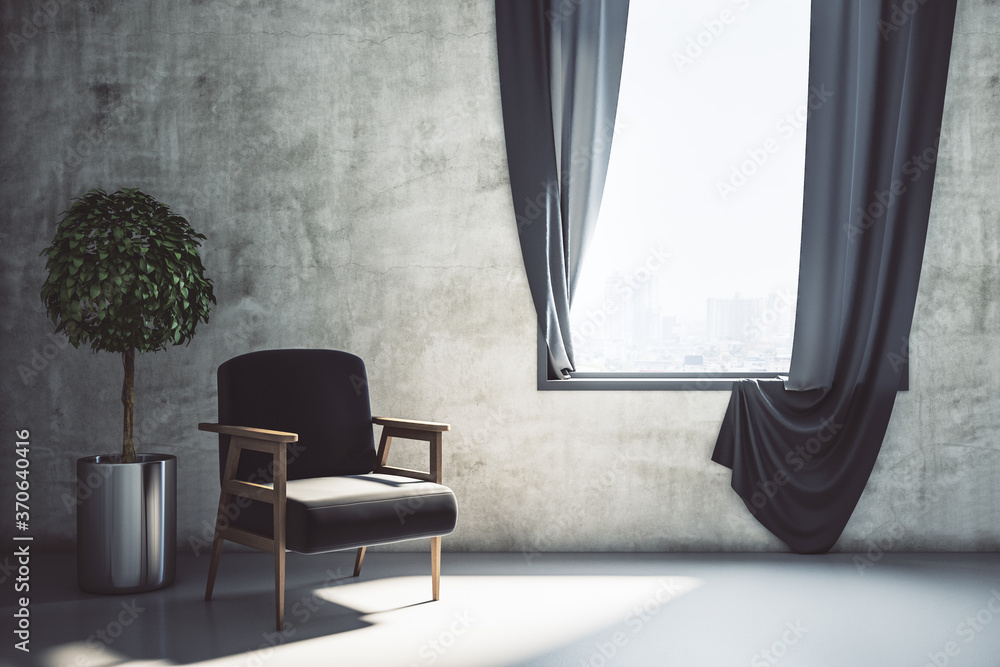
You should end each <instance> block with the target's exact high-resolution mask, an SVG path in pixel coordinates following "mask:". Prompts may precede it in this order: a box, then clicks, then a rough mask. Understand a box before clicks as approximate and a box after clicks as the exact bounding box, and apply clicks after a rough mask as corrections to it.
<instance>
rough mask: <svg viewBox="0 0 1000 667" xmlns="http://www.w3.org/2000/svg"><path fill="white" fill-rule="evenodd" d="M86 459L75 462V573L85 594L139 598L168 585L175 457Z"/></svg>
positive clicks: (173, 547)
mask: <svg viewBox="0 0 1000 667" xmlns="http://www.w3.org/2000/svg"><path fill="white" fill-rule="evenodd" d="M120 460H121V457H120V456H108V455H102V456H87V457H84V458H82V459H78V460H77V462H76V476H77V504H76V572H77V580H78V583H79V585H80V588H82V589H83V590H85V591H88V592H91V593H140V592H142V591H151V590H155V589H157V588H163V587H164V586H169V585H170V584H172V583H174V574H175V572H176V564H177V457H176V456H172V455H170V454H136V462H135V463H121V462H120Z"/></svg>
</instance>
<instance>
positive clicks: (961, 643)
mask: <svg viewBox="0 0 1000 667" xmlns="http://www.w3.org/2000/svg"><path fill="white" fill-rule="evenodd" d="M873 556H878V555H877V554H873ZM352 564H353V561H352V555H351V554H350V553H336V554H327V555H323V556H311V557H304V556H299V555H296V554H289V558H288V589H287V594H286V595H287V598H286V604H287V607H286V609H287V619H288V626H287V627H286V630H285V632H284V633H277V632H276V631H275V629H274V626H273V622H274V617H273V597H272V596H273V584H272V582H273V579H272V576H273V574H272V573H273V569H272V564H271V561H270V559H269V558H268V557H267V556H266V555H265V554H251V553H225V554H223V557H222V564H221V569H220V574H219V580H218V583H217V584H216V594H215V599H214V600H213V601H212V602H211V603H205V602H203V601H202V599H201V598H202V594H203V590H204V585H205V575H206V570H207V558H204V557H202V558H195V557H194V556H192V555H190V554H187V555H184V556H181V557H180V559H179V563H178V573H177V581H176V583H175V584H174V585H173V586H172V587H170V588H167V589H163V590H161V591H155V592H151V593H144V594H141V595H125V596H121V597H107V596H96V595H89V594H86V593H82V592H80V591H79V590H78V589H77V588H76V574H75V561H74V558H73V556H72V554H65V555H48V556H35V557H34V560H33V562H32V570H31V575H30V576H31V581H30V584H31V592H30V597H31V606H30V613H31V633H32V634H31V643H30V647H31V653H30V654H24V653H21V652H18V651H14V650H13V648H12V645H13V642H14V640H12V639H11V637H12V634H11V632H10V627H11V625H12V623H11V617H12V613H13V607H11V606H10V601H11V597H12V594H13V593H12V589H13V586H12V579H11V578H8V579H7V580H6V581H5V582H3V584H2V586H3V589H4V597H3V603H4V605H5V607H4V608H3V609H2V611H0V616H2V618H4V619H5V620H4V622H3V623H4V627H5V628H7V629H5V630H4V632H3V633H2V634H0V636H3V637H4V639H3V642H4V646H3V653H2V655H3V656H4V660H5V662H6V663H7V664H24V665H34V666H43V665H44V666H46V667H57V666H59V667H62V666H66V667H71V666H72V667H84V666H86V665H126V664H128V665H131V664H156V665H175V664H176V665H192V664H206V665H207V664H210V665H241V666H244V667H262V666H263V665H285V664H287V665H359V666H367V665H392V666H404V667H406V666H409V665H462V666H470V665H473V666H476V665H567V666H571V667H584V666H589V667H602V666H606V665H657V666H659V667H664V666H671V667H673V666H685V667H686V666H691V665H694V666H698V665H709V666H712V667H717V666H723V667H725V666H727V665H748V666H750V667H757V666H770V665H783V666H784V665H788V666H793V665H806V666H809V667H820V666H824V665H831V666H836V667H845V666H868V665H872V666H878V667H894V666H897V665H912V666H913V667H924V666H925V665H931V666H934V667H942V666H943V665H951V666H963V665H966V666H969V665H974V666H976V667H981V666H985V667H996V666H998V665H1000V556H998V555H997V554H887V555H884V556H882V557H881V558H868V557H867V556H865V555H858V556H854V555H851V554H833V555H826V556H794V555H788V554H657V555H646V554H537V553H535V554H529V555H528V556H527V557H526V556H525V555H524V554H463V553H447V552H446V553H445V554H444V558H443V577H442V583H441V594H442V599H441V601H440V602H436V603H432V602H429V601H428V600H429V598H430V575H429V572H430V556H429V554H426V553H405V554H404V553H378V552H374V553H370V554H369V555H368V557H367V559H366V562H365V569H364V572H363V573H362V576H361V577H360V578H359V579H353V578H350V577H347V576H346V575H348V574H349V573H350V571H351V567H352Z"/></svg>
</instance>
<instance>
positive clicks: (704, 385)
mask: <svg viewBox="0 0 1000 667" xmlns="http://www.w3.org/2000/svg"><path fill="white" fill-rule="evenodd" d="M549 372H550V371H549V368H548V352H547V350H546V347H545V342H544V341H543V340H542V337H541V336H540V335H539V337H538V391H730V392H731V391H732V389H733V382H735V381H737V380H744V379H754V380H764V379H770V380H786V379H788V375H787V374H780V373H571V374H570V378H569V379H566V380H559V379H556V378H553V377H550V376H549ZM909 388H910V376H909V367H908V366H907V367H905V368H904V370H903V373H902V374H901V376H900V385H899V391H907V390H909Z"/></svg>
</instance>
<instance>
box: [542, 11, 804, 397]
mask: <svg viewBox="0 0 1000 667" xmlns="http://www.w3.org/2000/svg"><path fill="white" fill-rule="evenodd" d="M808 61H809V3H804V2H801V1H800V0H780V1H779V0H770V1H769V2H759V1H757V2H755V1H752V0H738V1H734V2H726V3H722V4H720V5H716V8H715V9H711V8H710V7H709V6H708V5H706V4H704V3H701V2H693V1H685V2H670V3H664V2H659V1H657V0H632V2H631V3H630V8H629V24H628V32H627V36H626V46H625V60H624V65H623V73H622V82H621V91H620V95H619V102H618V113H617V123H616V127H615V135H614V140H613V143H612V149H611V155H610V165H609V170H608V179H607V184H606V187H605V192H604V198H603V202H602V206H601V212H600V218H599V221H598V224H597V229H596V232H595V235H594V238H593V240H592V242H591V244H590V246H589V248H588V250H587V254H586V255H585V257H584V264H583V267H582V269H581V275H580V280H579V283H578V285H577V290H576V294H575V296H574V303H573V309H572V312H571V324H572V327H571V329H572V334H573V345H574V351H575V365H576V373H574V374H573V376H572V377H573V378H575V379H587V380H595V379H614V380H618V381H620V382H618V384H619V387H608V386H606V385H605V386H601V387H600V388H621V387H629V386H630V387H634V388H653V387H645V386H640V385H641V384H642V383H641V382H636V380H641V379H650V378H663V379H669V380H673V381H675V382H673V385H672V386H676V387H678V388H696V387H718V388H727V387H728V386H729V383H728V382H725V381H723V382H713V381H709V380H706V381H701V382H695V383H692V382H676V381H677V380H692V379H695V378H732V377H755V376H756V377H765V376H766V377H774V376H775V375H778V374H782V373H787V372H788V366H789V359H790V356H791V344H792V331H793V325H794V320H795V298H796V285H797V281H798V258H799V236H800V226H801V211H802V184H803V164H804V152H805V121H806V115H807V111H808V108H809V107H808V103H809V100H808V99H807V95H808V91H807V86H808ZM541 362H544V357H541V358H540V363H541ZM544 367H545V366H544V365H542V366H540V368H544ZM551 384H553V385H560V386H557V387H556V388H566V389H569V388H582V387H570V386H566V385H569V384H573V381H572V380H570V381H569V382H553V383H551ZM666 384H667V385H670V384H671V383H669V382H667V383H666ZM656 388H665V387H664V386H663V383H661V384H660V386H657V387H656Z"/></svg>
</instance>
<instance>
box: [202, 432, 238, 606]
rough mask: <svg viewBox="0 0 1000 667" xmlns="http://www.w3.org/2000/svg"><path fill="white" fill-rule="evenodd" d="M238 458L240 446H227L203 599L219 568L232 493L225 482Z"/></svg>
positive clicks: (209, 592)
mask: <svg viewBox="0 0 1000 667" xmlns="http://www.w3.org/2000/svg"><path fill="white" fill-rule="evenodd" d="M239 460H240V447H239V446H238V445H235V444H232V445H230V447H229V454H228V455H227V456H226V467H225V470H223V473H222V492H221V493H220V494H219V510H218V512H216V514H215V535H214V536H213V537H212V558H211V560H209V562H208V584H207V585H206V586H205V601H206V602H207V601H209V600H211V599H212V590H213V589H214V588H215V575H216V573H217V572H218V570H219V556H221V555H222V542H223V539H222V535H221V533H222V530H223V526H224V525H227V524H225V523H223V522H228V520H229V519H228V518H227V517H226V510H227V509H228V508H229V501H230V500H232V494H230V493H229V492H228V491H226V482H228V481H229V480H231V479H233V478H235V477H236V464H237V463H239Z"/></svg>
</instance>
